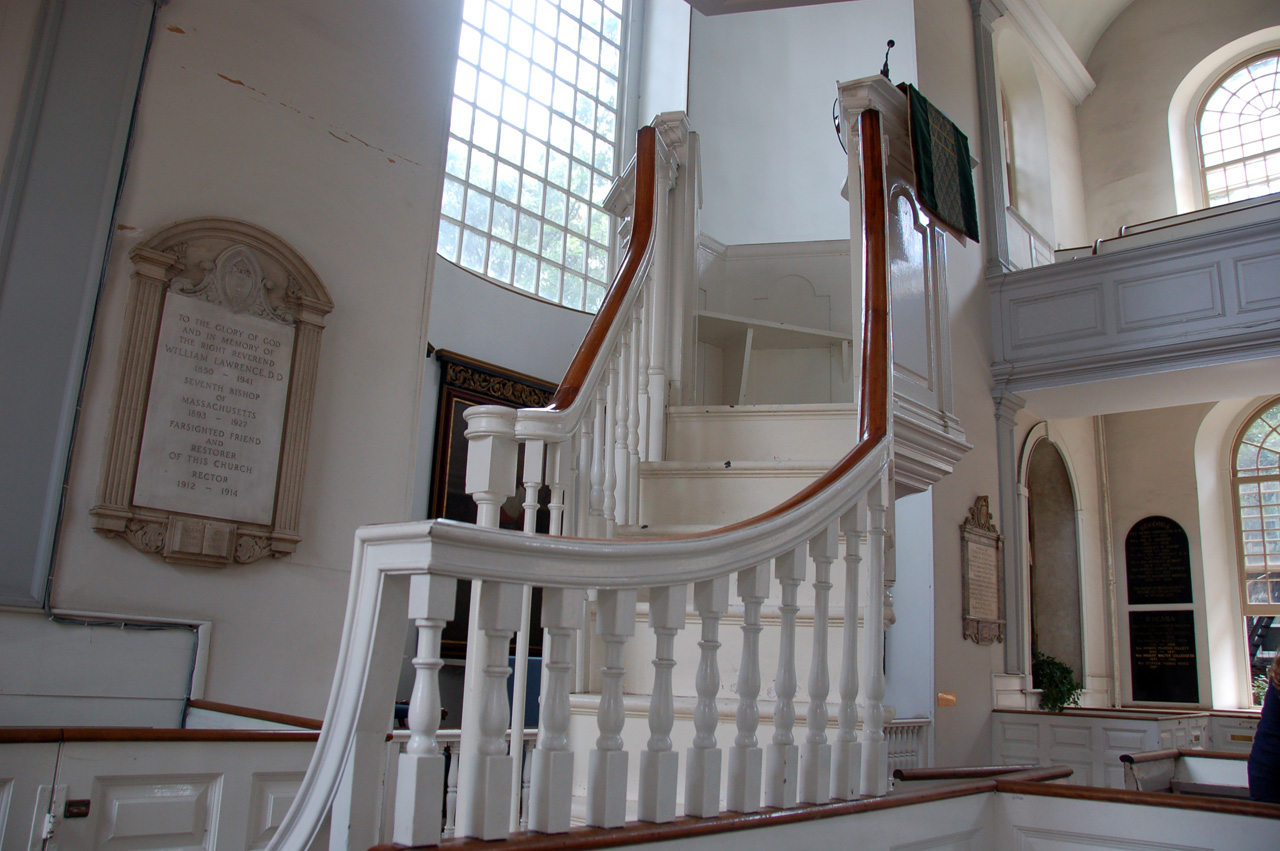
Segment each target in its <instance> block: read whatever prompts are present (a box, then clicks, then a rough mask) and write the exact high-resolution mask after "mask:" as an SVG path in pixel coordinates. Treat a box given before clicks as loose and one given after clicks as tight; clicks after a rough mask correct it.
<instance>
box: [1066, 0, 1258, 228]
mask: <svg viewBox="0 0 1280 851" xmlns="http://www.w3.org/2000/svg"><path fill="white" fill-rule="evenodd" d="M1277 24H1280V4H1277V3H1276V2H1275V0H1230V2H1215V3H1205V2H1202V0H1134V2H1133V4H1132V5H1130V6H1129V7H1128V8H1127V9H1125V10H1124V11H1123V12H1121V13H1120V14H1119V15H1118V16H1117V17H1116V19H1115V21H1114V22H1113V23H1112V24H1111V26H1110V27H1109V28H1108V29H1107V31H1106V32H1104V33H1103V34H1102V37H1101V38H1100V39H1099V40H1098V43H1097V45H1096V46H1095V47H1094V49H1093V53H1092V54H1091V55H1090V57H1089V62H1088V68H1089V73H1090V74H1092V75H1093V78H1094V80H1095V81H1096V82H1097V84H1098V86H1097V88H1096V89H1094V91H1093V94H1091V95H1090V96H1089V97H1088V98H1086V99H1085V101H1084V103H1082V104H1081V105H1080V108H1079V109H1078V110H1077V116H1078V118H1079V122H1080V152H1081V160H1082V162H1083V165H1084V186H1085V197H1086V199H1087V204H1088V220H1089V235H1090V238H1091V239H1092V238H1097V237H1106V236H1115V234H1116V231H1117V229H1118V228H1119V227H1120V226H1121V225H1124V224H1128V223H1132V222H1143V221H1149V220H1151V219H1156V218H1160V217H1162V216H1171V215H1173V214H1174V213H1176V212H1177V211H1178V210H1177V207H1176V204H1175V198H1174V184H1173V172H1172V168H1173V167H1172V162H1171V159H1170V146H1169V102H1170V99H1171V98H1172V97H1173V95H1174V91H1175V89H1176V88H1177V86H1178V84H1179V83H1181V82H1182V80H1183V78H1184V77H1186V76H1187V74H1188V73H1189V72H1190V71H1191V70H1192V68H1193V67H1194V66H1195V65H1196V64H1197V63H1198V62H1200V60H1201V59H1203V58H1204V57H1206V56H1208V55H1209V54H1210V53H1212V52H1213V51H1214V50H1216V49H1218V48H1219V47H1221V46H1223V45H1225V44H1227V43H1228V42H1231V41H1234V40H1235V39H1238V38H1241V37H1243V36H1244V35H1246V34H1248V33H1250V32H1252V31H1254V30H1258V29H1262V28H1264V27H1271V26H1276V25H1277Z"/></svg>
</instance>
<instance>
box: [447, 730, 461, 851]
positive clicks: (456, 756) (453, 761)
mask: <svg viewBox="0 0 1280 851" xmlns="http://www.w3.org/2000/svg"><path fill="white" fill-rule="evenodd" d="M448 754H449V778H448V779H447V780H445V784H444V832H443V838H444V839H452V838H453V835H454V833H455V829H456V827H457V818H458V764H459V763H461V762H462V748H461V747H459V743H458V742H453V743H452V744H450V745H449V748H448Z"/></svg>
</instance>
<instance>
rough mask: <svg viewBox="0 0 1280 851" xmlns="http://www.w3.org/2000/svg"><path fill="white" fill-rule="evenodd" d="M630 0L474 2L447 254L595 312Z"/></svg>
mask: <svg viewBox="0 0 1280 851" xmlns="http://www.w3.org/2000/svg"><path fill="white" fill-rule="evenodd" d="M626 6H627V0H467V2H466V5H465V6H464V7H463V23H462V39H461V43H460V46H459V49H458V70H457V75H456V77H455V80H454V87H453V93H454V97H453V113H452V118H451V120H450V125H449V155H448V163H447V165H446V171H447V174H446V176H445V180H444V199H443V202H442V205H441V207H442V209H441V213H442V218H441V219H440V238H439V242H438V243H437V251H439V253H440V254H441V255H442V256H443V257H445V258H447V259H449V260H452V261H454V262H455V263H458V264H460V265H461V266H463V267H465V268H467V269H470V270H471V271H473V272H476V273H478V274H481V275H486V276H488V277H489V278H490V279H492V280H495V281H498V282H501V283H503V284H506V285H507V286H511V287H515V288H517V289H521V290H524V291H526V292H528V293H531V294H533V295H537V296H540V297H542V298H545V299H547V300H548V301H553V302H558V303H560V304H563V305H565V306H566V307H573V308H577V309H579V310H587V311H589V312H592V313H594V312H595V311H596V309H597V308H598V307H599V305H600V301H601V299H602V298H603V297H604V292H605V289H606V287H607V286H608V273H609V268H608V267H609V251H610V246H611V244H612V236H613V225H612V222H611V218H610V215H609V214H608V213H607V212H605V210H604V209H603V207H601V203H602V202H603V201H604V197H605V194H606V193H607V192H608V191H609V185H610V183H611V182H612V180H613V178H614V175H615V174H616V173H617V166H618V153H617V136H618V130H619V126H618V125H619V123H620V122H619V114H620V110H621V107H622V99H621V97H622V96H621V91H620V89H621V80H622V65H623V61H624V58H625V57H624V50H623V46H624V45H625V44H626V41H625V39H624V29H625V28H626V27H625V19H626V15H625V13H626Z"/></svg>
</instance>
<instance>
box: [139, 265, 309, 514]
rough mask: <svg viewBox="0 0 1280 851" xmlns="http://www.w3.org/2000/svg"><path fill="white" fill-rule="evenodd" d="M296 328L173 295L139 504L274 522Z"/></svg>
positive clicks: (147, 428)
mask: <svg viewBox="0 0 1280 851" xmlns="http://www.w3.org/2000/svg"><path fill="white" fill-rule="evenodd" d="M292 355H293V328H292V327H291V326H289V325H285V324H283V323H281V322H278V321H273V320H269V319H264V318H261V317H258V316H252V315H250V314H247V313H242V314H235V313H233V312H232V311H231V310H229V309H228V308H226V307H224V306H222V305H220V304H214V303H211V302H208V301H203V300H201V299H198V298H193V297H191V296H184V295H179V294H178V293H176V292H172V291H171V292H170V293H169V295H168V297H167V298H166V300H165V306H164V312H163V314H162V315H161V318H160V336H159V340H158V342H157V344H156V358H155V367H154V369H153V370H152V377H151V394H150V398H149V399H148V402H147V418H146V423H145V425H144V427H143V432H142V449H141V451H140V453H139V456H138V481H137V485H136V486H135V488H134V493H133V501H134V504H135V505H143V506H148V507H151V508H169V509H173V510H175V511H181V512H184V513H187V514H201V515H205V516H209V517H221V518H225V519H227V520H239V521H243V522H246V523H262V524H267V523H270V522H271V514H272V510H273V508H274V506H275V491H276V471H277V469H278V467H279V464H278V460H279V457H280V439H281V434H282V430H281V428H282V425H283V423H284V414H285V405H286V402H287V401H288V396H289V372H290V358H291V357H292Z"/></svg>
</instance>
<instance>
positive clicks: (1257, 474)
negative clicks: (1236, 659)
mask: <svg viewBox="0 0 1280 851" xmlns="http://www.w3.org/2000/svg"><path fill="white" fill-rule="evenodd" d="M1232 486H1233V490H1234V492H1235V502H1236V517H1237V524H1238V529H1237V531H1238V534H1239V537H1238V539H1237V541H1236V543H1237V546H1238V548H1239V551H1240V571H1241V575H1240V579H1241V582H1242V583H1243V584H1244V611H1245V614H1246V615H1275V614H1280V399H1272V400H1271V401H1270V402H1268V403H1267V405H1265V406H1264V407H1263V408H1262V410H1260V411H1259V412H1257V413H1256V414H1255V415H1254V416H1253V417H1252V418H1251V419H1250V420H1249V421H1248V422H1247V423H1246V424H1245V426H1244V429H1243V430H1242V431H1241V432H1240V436H1239V438H1237V440H1236V445H1235V464H1234V473H1233V475H1232Z"/></svg>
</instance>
